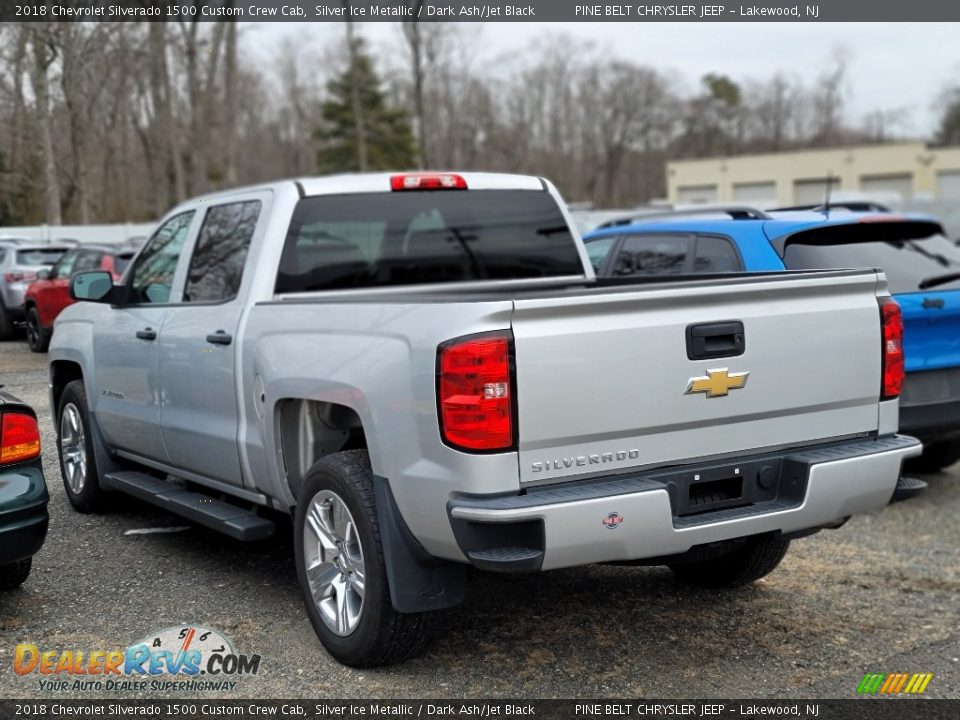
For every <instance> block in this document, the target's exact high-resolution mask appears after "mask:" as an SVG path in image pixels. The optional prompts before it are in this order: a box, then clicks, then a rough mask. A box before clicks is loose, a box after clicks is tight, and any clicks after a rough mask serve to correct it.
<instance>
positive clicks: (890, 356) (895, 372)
mask: <svg viewBox="0 0 960 720" xmlns="http://www.w3.org/2000/svg"><path fill="white" fill-rule="evenodd" d="M880 323H881V325H882V327H883V394H882V395H881V398H882V399H884V400H887V399H889V398H895V397H897V396H898V395H899V394H900V389H901V388H902V387H903V375H904V369H903V316H902V315H901V313H900V306H899V305H897V303H896V301H894V300H884V301H883V302H881V303H880Z"/></svg>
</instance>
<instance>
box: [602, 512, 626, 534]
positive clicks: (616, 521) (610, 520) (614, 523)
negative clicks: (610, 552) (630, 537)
mask: <svg viewBox="0 0 960 720" xmlns="http://www.w3.org/2000/svg"><path fill="white" fill-rule="evenodd" d="M601 522H602V523H603V524H604V526H605V527H606V528H607V530H616V529H617V528H618V527H620V523H622V522H623V515H621V514H620V513H618V512H612V513H610V514H609V515H607V516H606V517H605V518H604V519H603V520H602V521H601Z"/></svg>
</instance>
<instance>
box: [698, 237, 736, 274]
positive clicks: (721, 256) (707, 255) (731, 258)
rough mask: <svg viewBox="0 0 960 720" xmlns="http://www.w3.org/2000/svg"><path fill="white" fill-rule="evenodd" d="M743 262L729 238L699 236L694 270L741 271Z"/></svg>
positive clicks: (715, 271)
mask: <svg viewBox="0 0 960 720" xmlns="http://www.w3.org/2000/svg"><path fill="white" fill-rule="evenodd" d="M741 270H743V263H742V262H741V261H740V255H739V254H738V253H737V249H736V248H735V247H734V246H733V243H732V242H730V241H729V240H728V239H727V238H724V237H717V236H716V235H701V236H700V237H698V238H697V252H696V253H695V254H694V256H693V272H695V273H721V272H740V271H741Z"/></svg>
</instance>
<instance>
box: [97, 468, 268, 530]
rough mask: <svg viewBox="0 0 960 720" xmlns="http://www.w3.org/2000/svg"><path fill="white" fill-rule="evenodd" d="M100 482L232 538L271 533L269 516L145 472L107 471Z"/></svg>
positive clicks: (109, 487) (111, 488)
mask: <svg viewBox="0 0 960 720" xmlns="http://www.w3.org/2000/svg"><path fill="white" fill-rule="evenodd" d="M103 485H104V487H106V488H108V489H110V490H119V491H121V492H125V493H127V494H128V495H133V496H134V497H137V498H140V499H141V500H144V501H146V502H148V503H151V504H152V505H156V506H158V507H161V508H163V509H164V510H168V511H170V512H172V513H175V514H176V515H180V516H182V517H185V518H187V519H188V520H192V521H193V522H195V523H197V524H198V525H203V526H204V527H208V528H210V529H211V530H217V531H218V532H222V533H224V534H225V535H229V536H230V537H232V538H235V539H236V540H243V541H254V540H264V539H266V538H268V537H270V536H271V535H273V531H274V523H273V521H272V520H268V519H267V518H263V517H260V516H259V515H256V514H254V513H253V512H251V511H250V510H245V509H243V508H240V507H237V506H236V505H231V504H230V503H228V502H224V501H223V500H217V499H216V498H212V497H210V496H208V495H204V494H203V493H199V492H193V491H192V490H185V489H184V488H182V487H179V486H178V485H173V484H172V483H169V482H166V481H165V480H160V479H158V478H155V477H153V476H152V475H147V474H146V473H141V472H135V471H122V472H115V473H108V474H107V475H106V476H104V478H103Z"/></svg>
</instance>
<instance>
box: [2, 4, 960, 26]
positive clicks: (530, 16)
mask: <svg viewBox="0 0 960 720" xmlns="http://www.w3.org/2000/svg"><path fill="white" fill-rule="evenodd" d="M225 19H233V20H236V21H240V22H343V21H346V20H352V21H356V22H396V21H420V22H478V21H485V22H518V21H519V22H633V23H646V22H807V23H816V22H849V21H856V22H916V21H927V22H931V21H938V22H945V21H958V20H960V3H957V2H944V0H910V2H906V0H830V2H827V3H816V2H815V3H806V2H805V3H795V2H790V1H789V0H787V1H786V2H784V1H783V0H773V1H769V0H768V1H765V2H759V3H739V2H738V3H733V2H718V3H711V4H708V5H706V4H656V3H587V2H575V1H574V0H526V1H523V0H516V1H514V2H503V1H502V0H482V1H476V2H469V1H468V2H447V1H446V0H300V1H299V2H298V1H297V0H255V1H253V2H251V1H250V0H208V1H206V2H190V1H189V0H181V2H170V1H168V0H57V1H53V2H49V1H44V0H38V1H37V2H29V0H0V20H3V21H4V22H11V21H19V22H38V21H39V22H45V21H51V20H54V21H98V20H104V21H114V22H116V21H131V22H143V21H161V22H162V21H178V20H179V21H183V20H200V21H215V20H225Z"/></svg>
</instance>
